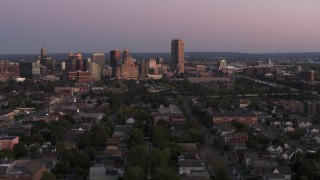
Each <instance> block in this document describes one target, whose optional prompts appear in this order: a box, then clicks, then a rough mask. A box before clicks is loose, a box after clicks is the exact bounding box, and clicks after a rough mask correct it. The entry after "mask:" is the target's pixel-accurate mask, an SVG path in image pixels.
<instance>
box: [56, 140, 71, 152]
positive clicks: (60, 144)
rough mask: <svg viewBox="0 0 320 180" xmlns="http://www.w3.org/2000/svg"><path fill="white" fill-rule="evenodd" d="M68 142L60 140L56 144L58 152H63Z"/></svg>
mask: <svg viewBox="0 0 320 180" xmlns="http://www.w3.org/2000/svg"><path fill="white" fill-rule="evenodd" d="M67 146H68V145H67V143H66V142H64V141H59V142H58V143H57V144H56V148H57V152H58V153H62V152H64V151H65V150H67Z"/></svg>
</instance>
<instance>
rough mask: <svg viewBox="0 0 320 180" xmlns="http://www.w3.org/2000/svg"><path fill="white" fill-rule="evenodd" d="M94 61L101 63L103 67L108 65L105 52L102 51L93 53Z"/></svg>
mask: <svg viewBox="0 0 320 180" xmlns="http://www.w3.org/2000/svg"><path fill="white" fill-rule="evenodd" d="M92 61H93V62H94V63H97V64H99V65H100V66H101V67H104V66H105V65H106V58H105V55H104V53H100V52H95V53H93V55H92Z"/></svg>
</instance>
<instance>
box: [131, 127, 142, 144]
mask: <svg viewBox="0 0 320 180" xmlns="http://www.w3.org/2000/svg"><path fill="white" fill-rule="evenodd" d="M144 143H145V142H144V136H143V133H142V132H141V130H140V129H137V128H135V129H133V130H132V131H131V133H130V141H129V146H130V147H131V146H133V145H143V144H144Z"/></svg>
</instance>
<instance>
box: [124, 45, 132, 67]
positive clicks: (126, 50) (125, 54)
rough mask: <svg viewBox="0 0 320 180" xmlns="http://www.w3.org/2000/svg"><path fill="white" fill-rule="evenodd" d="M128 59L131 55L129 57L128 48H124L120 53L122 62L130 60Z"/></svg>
mask: <svg viewBox="0 0 320 180" xmlns="http://www.w3.org/2000/svg"><path fill="white" fill-rule="evenodd" d="M130 60H131V57H130V53H129V49H128V48H125V49H124V50H123V53H122V64H125V63H126V62H127V61H130Z"/></svg>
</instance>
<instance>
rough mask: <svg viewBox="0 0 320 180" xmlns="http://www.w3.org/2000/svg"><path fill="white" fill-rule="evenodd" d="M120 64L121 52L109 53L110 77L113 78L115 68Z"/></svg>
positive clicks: (113, 51)
mask: <svg viewBox="0 0 320 180" xmlns="http://www.w3.org/2000/svg"><path fill="white" fill-rule="evenodd" d="M120 64H122V63H121V51H120V50H112V51H110V66H111V69H112V75H111V76H112V77H114V76H115V71H116V66H117V65H120Z"/></svg>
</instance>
